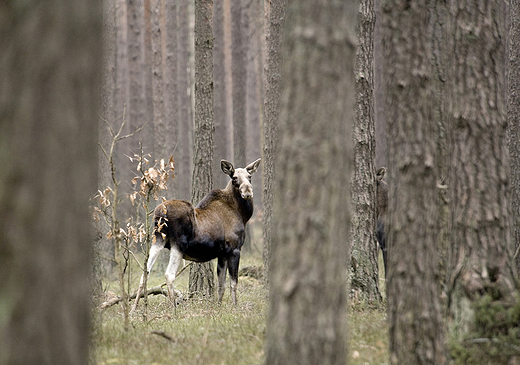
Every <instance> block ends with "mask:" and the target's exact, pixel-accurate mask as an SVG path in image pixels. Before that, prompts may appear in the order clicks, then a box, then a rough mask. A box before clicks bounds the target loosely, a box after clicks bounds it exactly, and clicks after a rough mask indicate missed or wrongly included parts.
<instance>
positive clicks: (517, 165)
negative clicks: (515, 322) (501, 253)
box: [507, 0, 520, 274]
mask: <svg viewBox="0 0 520 365" xmlns="http://www.w3.org/2000/svg"><path fill="white" fill-rule="evenodd" d="M510 21H511V24H510V29H509V65H508V66H509V67H508V80H507V85H508V90H507V96H508V100H507V119H508V127H509V158H510V162H511V183H510V186H511V207H512V212H520V130H519V128H520V126H519V123H518V117H519V116H520V1H518V0H512V1H511V6H510ZM511 223H512V230H511V232H512V236H513V244H514V246H515V262H516V269H517V274H518V273H519V272H520V254H519V253H518V252H519V251H520V214H513V215H512V220H511Z"/></svg>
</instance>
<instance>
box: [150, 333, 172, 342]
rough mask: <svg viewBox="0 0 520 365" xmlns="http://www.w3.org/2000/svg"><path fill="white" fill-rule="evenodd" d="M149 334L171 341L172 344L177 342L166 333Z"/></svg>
mask: <svg viewBox="0 0 520 365" xmlns="http://www.w3.org/2000/svg"><path fill="white" fill-rule="evenodd" d="M151 334H153V335H157V336H161V337H164V338H165V339H167V340H168V341H171V342H173V343H176V342H177V341H176V340H175V338H173V336H172V335H170V334H169V333H166V332H164V331H152V332H151Z"/></svg>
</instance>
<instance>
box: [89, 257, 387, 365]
mask: <svg viewBox="0 0 520 365" xmlns="http://www.w3.org/2000/svg"><path fill="white" fill-rule="evenodd" d="M261 265H262V261H261V258H260V255H259V254H258V253H256V254H249V255H248V254H244V255H243V260H242V261H241V267H246V266H257V267H258V266H261ZM134 272H135V274H134V276H135V278H133V280H132V282H134V286H133V290H135V288H137V281H138V279H139V277H138V275H139V274H138V273H137V270H135V271H134ZM162 274H163V273H162V272H160V271H158V270H156V271H154V272H152V275H151V278H150V283H149V286H155V285H160V284H161V283H162V282H163V281H164V278H163V275H162ZM117 286H118V285H117V283H115V282H113V283H110V286H109V289H110V288H117ZM187 286H188V270H186V271H185V272H184V273H183V274H182V275H181V276H180V277H179V279H178V281H177V283H176V288H177V289H179V290H180V291H181V292H183V293H185V292H186V291H187ZM267 307H268V302H267V299H266V292H265V289H264V288H263V283H262V281H261V280H257V279H255V278H252V277H249V276H241V277H240V278H239V284H238V306H237V307H234V306H233V305H232V304H231V298H230V294H229V287H228V288H227V289H226V295H225V297H224V301H223V303H222V305H219V304H217V303H216V300H215V299H204V298H194V299H189V300H187V301H185V302H183V303H182V304H181V305H179V306H177V308H175V309H173V308H171V307H170V305H169V303H168V301H167V299H166V298H165V297H164V296H153V297H149V304H148V320H147V321H146V322H145V321H143V308H144V302H143V301H141V302H140V304H139V309H138V310H137V311H136V312H135V313H133V314H132V315H131V328H130V330H129V331H128V332H127V333H125V332H124V330H123V316H122V313H121V306H120V305H116V306H113V307H111V308H108V309H107V310H105V312H103V313H102V314H99V312H96V315H97V316H99V317H98V318H99V321H98V322H97V323H98V325H97V326H96V328H95V329H94V331H93V346H92V352H91V362H92V363H98V364H102V365H103V364H248V365H249V364H262V363H263V361H264V336H265V329H266V312H267ZM348 316H349V329H348V331H349V336H350V340H349V344H348V348H349V364H360V365H365V364H378V365H379V364H386V363H388V360H387V357H388V355H387V353H388V351H387V345H388V339H387V337H388V335H387V324H386V312H385V311H384V310H382V309H381V308H366V307H365V308H360V307H359V306H352V308H351V310H350V314H349V315H348ZM154 332H155V333H154ZM156 333H163V334H164V335H166V337H169V339H167V338H165V337H163V336H161V335H159V334H156Z"/></svg>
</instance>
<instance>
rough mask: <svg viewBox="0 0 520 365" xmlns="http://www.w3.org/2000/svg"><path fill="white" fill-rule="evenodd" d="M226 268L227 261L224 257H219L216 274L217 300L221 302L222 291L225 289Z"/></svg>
mask: <svg viewBox="0 0 520 365" xmlns="http://www.w3.org/2000/svg"><path fill="white" fill-rule="evenodd" d="M226 270H227V261H226V260H225V258H224V257H219V258H218V261H217V276H218V302H219V303H222V298H223V297H224V292H225V291H226Z"/></svg>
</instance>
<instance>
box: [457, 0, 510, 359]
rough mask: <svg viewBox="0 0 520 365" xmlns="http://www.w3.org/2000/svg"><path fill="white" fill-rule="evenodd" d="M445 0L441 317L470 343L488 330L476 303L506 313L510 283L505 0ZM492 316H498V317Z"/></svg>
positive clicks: (499, 348)
mask: <svg viewBox="0 0 520 365" xmlns="http://www.w3.org/2000/svg"><path fill="white" fill-rule="evenodd" d="M449 6H450V7H449V9H450V12H451V14H450V17H449V19H450V25H449V26H450V28H449V34H452V35H453V45H452V48H451V49H450V52H449V55H450V56H451V58H450V62H449V64H450V69H449V76H448V78H447V80H448V90H450V92H451V93H452V94H451V95H449V105H448V110H447V113H448V120H449V122H450V124H451V126H450V127H451V146H452V151H451V181H450V208H451V212H452V217H451V227H452V240H451V248H450V249H451V252H450V254H451V257H450V258H451V271H450V272H449V274H450V277H449V282H448V288H447V289H448V306H449V315H450V318H449V322H448V325H449V330H450V335H451V337H452V339H453V341H458V343H459V344H460V345H461V346H468V347H471V346H472V345H471V343H469V344H468V342H463V340H464V339H465V338H467V337H468V336H475V335H477V336H480V335H482V336H484V337H491V336H493V334H492V333H484V334H482V330H484V328H482V326H481V325H479V320H480V319H481V318H480V317H479V316H478V314H477V312H476V308H477V307H478V306H481V305H482V306H484V305H489V306H493V307H495V309H496V306H497V305H498V306H501V307H502V308H503V311H502V314H503V315H505V313H506V310H507V309H508V308H510V307H511V306H512V305H513V303H512V301H513V293H514V289H515V283H514V271H515V270H514V269H515V265H514V263H513V244H512V240H511V235H510V233H511V232H510V225H509V213H510V212H509V210H508V208H509V202H508V199H509V189H508V184H509V155H508V149H507V143H506V129H507V120H506V110H505V100H504V99H505V98H504V96H505V93H504V87H505V84H504V82H505V79H504V77H505V72H504V71H505V70H504V67H505V65H506V59H505V50H506V47H505V44H504V40H505V39H506V37H505V6H506V3H505V2H495V1H482V2H478V3H475V2H473V1H469V0H466V1H450V2H449ZM488 302H489V303H488ZM485 303H487V304H485ZM499 314H500V313H499ZM484 320H486V319H484ZM492 322H494V323H495V324H498V323H497V319H493V320H492ZM510 325H511V323H509V324H507V323H506V324H503V325H500V327H499V328H504V327H505V328H507V327H509V326H510ZM516 326H518V323H516ZM491 328H493V326H491ZM488 346H490V347H496V348H495V350H493V351H492V352H495V353H497V351H498V352H499V353H503V349H504V348H503V347H501V346H500V345H497V344H494V343H492V342H490V343H489V344H488V345H482V344H478V345H475V344H474V345H473V348H474V349H477V348H478V349H483V348H487V347H488ZM471 352H473V350H472V349H470V353H471ZM488 353H490V352H489V351H488ZM477 356H480V355H477ZM501 360H505V359H501ZM479 361H482V359H480V360H479ZM495 361H496V360H495ZM490 363H491V362H490ZM494 363H498V362H494ZM503 363H505V362H503Z"/></svg>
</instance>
